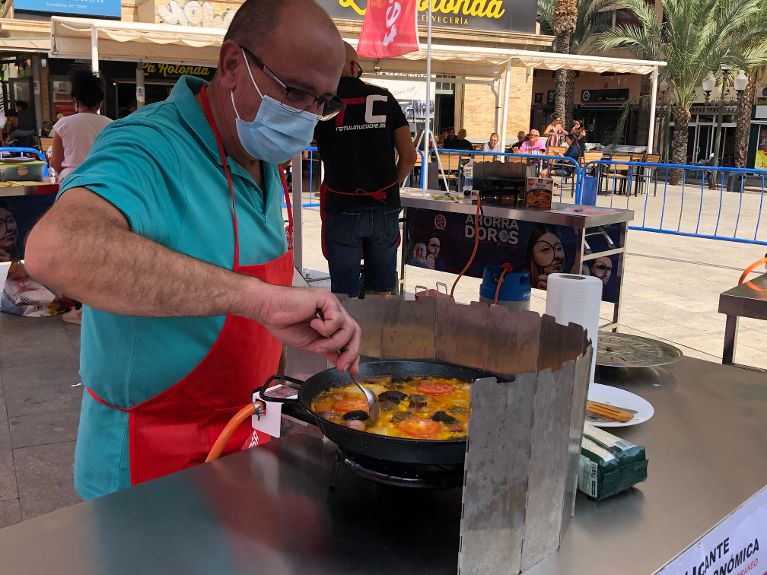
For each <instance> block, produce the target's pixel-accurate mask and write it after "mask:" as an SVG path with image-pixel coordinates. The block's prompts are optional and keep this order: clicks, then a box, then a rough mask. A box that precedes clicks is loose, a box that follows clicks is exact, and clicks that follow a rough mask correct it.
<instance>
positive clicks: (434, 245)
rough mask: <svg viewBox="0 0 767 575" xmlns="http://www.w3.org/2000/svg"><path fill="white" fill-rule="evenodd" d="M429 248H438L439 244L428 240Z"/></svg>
mask: <svg viewBox="0 0 767 575" xmlns="http://www.w3.org/2000/svg"><path fill="white" fill-rule="evenodd" d="M429 248H430V249H433V250H438V249H439V244H437V243H434V242H429Z"/></svg>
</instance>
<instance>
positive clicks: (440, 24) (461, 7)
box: [318, 0, 538, 34]
mask: <svg viewBox="0 0 767 575" xmlns="http://www.w3.org/2000/svg"><path fill="white" fill-rule="evenodd" d="M318 1H319V4H320V6H322V7H323V8H324V9H325V10H326V11H327V12H328V14H330V15H331V16H332V17H333V18H343V19H345V20H361V19H362V18H363V17H364V16H365V12H366V9H367V8H368V7H369V6H370V5H371V4H372V0H367V1H366V0H318ZM387 1H388V0H387ZM430 5H431V6H430ZM430 7H431V23H432V25H433V26H434V27H435V28H436V29H437V30H451V31H453V30H488V31H493V32H522V33H527V34H535V24H536V14H537V7H538V3H537V2H536V0H417V2H416V9H417V11H418V16H417V18H418V24H419V25H421V26H426V25H427V24H428V20H427V19H428V11H429V8H430Z"/></svg>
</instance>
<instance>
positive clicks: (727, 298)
mask: <svg viewBox="0 0 767 575" xmlns="http://www.w3.org/2000/svg"><path fill="white" fill-rule="evenodd" d="M719 313H723V314H726V315H727V324H726V325H725V328H724V351H723V353H722V363H723V364H725V365H732V364H733V361H734V359H735V346H736V345H737V340H738V318H740V317H751V318H754V319H767V274H764V275H761V276H759V277H758V278H756V279H753V280H750V281H747V282H744V283H743V284H741V285H739V286H737V287H734V288H732V289H729V290H727V291H726V292H723V293H721V294H720V295H719Z"/></svg>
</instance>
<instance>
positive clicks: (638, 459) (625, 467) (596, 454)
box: [578, 423, 647, 501]
mask: <svg viewBox="0 0 767 575" xmlns="http://www.w3.org/2000/svg"><path fill="white" fill-rule="evenodd" d="M645 479H647V455H646V454H645V449H644V447H643V446H641V445H634V444H633V443H631V442H628V441H626V440H624V439H620V438H619V437H615V436H614V435H612V434H610V433H607V432H606V431H604V430H603V429H599V428H598V427H594V426H593V425H591V424H589V423H585V424H584V425H583V442H582V443H581V457H580V462H579V464H578V489H579V490H580V491H582V492H583V493H585V494H586V495H588V496H589V497H591V498H592V499H596V500H597V501H601V500H602V499H607V498H608V497H612V496H613V495H617V494H618V493H621V492H622V491H626V490H627V489H629V488H630V487H633V486H634V485H636V484H637V483H639V482H640V481H644V480H645Z"/></svg>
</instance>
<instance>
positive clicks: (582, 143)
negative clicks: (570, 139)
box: [570, 120, 586, 156]
mask: <svg viewBox="0 0 767 575" xmlns="http://www.w3.org/2000/svg"><path fill="white" fill-rule="evenodd" d="M570 133H571V134H572V135H573V136H574V137H575V143H576V144H578V147H579V148H580V150H581V156H583V154H584V153H586V127H585V126H584V125H583V122H581V121H580V120H574V121H573V128H572V130H570Z"/></svg>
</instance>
